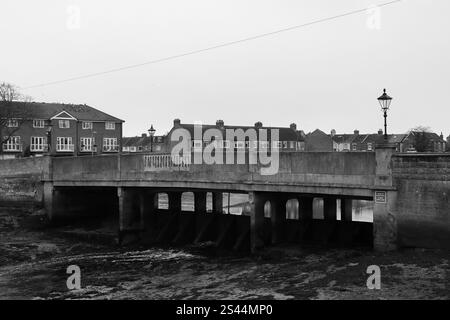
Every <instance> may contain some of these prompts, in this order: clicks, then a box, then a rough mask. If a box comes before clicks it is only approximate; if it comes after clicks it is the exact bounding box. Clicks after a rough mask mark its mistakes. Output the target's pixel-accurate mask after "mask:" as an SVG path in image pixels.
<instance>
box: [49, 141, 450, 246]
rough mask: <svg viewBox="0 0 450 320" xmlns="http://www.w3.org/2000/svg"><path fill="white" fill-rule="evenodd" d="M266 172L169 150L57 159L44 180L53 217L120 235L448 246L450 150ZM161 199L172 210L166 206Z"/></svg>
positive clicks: (300, 155) (305, 158)
mask: <svg viewBox="0 0 450 320" xmlns="http://www.w3.org/2000/svg"><path fill="white" fill-rule="evenodd" d="M185 160H186V159H185ZM260 169H261V165H259V164H255V165H253V164H223V165H218V164H215V165H207V164H190V161H181V162H174V161H173V159H172V158H171V157H170V155H167V154H130V155H124V154H122V155H120V154H119V155H109V156H94V157H91V156H84V157H61V158H51V159H49V160H48V167H46V168H44V170H43V174H42V179H41V180H42V182H43V202H44V204H45V208H46V210H47V212H48V215H49V217H50V219H52V220H54V221H57V220H64V219H67V218H74V217H76V218H79V217H81V216H86V215H98V214H100V213H105V214H106V213H111V212H115V213H116V214H117V217H118V224H119V235H120V237H123V236H124V235H126V234H129V233H139V234H140V235H141V236H142V237H143V239H147V240H148V241H150V242H152V243H160V242H166V243H167V242H170V243H189V242H202V241H213V242H215V243H216V245H217V246H220V247H228V248H233V249H235V250H248V249H251V250H252V251H256V250H258V249H260V248H262V247H264V246H267V245H270V244H276V243H283V242H294V243H303V242H306V243H308V242H309V241H316V242H317V241H319V242H320V243H337V244H355V245H359V244H362V245H369V246H373V247H374V248H375V249H377V250H391V249H395V248H397V247H398V246H421V247H442V246H443V243H445V246H449V243H450V241H449V240H450V223H449V222H450V220H449V216H450V214H449V208H450V200H449V199H450V185H449V180H450V155H449V154H441V155H437V154H436V155H420V154H413V155H411V154H396V153H395V148H394V147H393V146H390V145H379V146H378V147H377V149H376V151H375V152H346V153H344V152H286V153H280V158H279V170H278V173H276V174H274V175H262V174H261V170H260ZM419 169H420V170H419ZM442 172H444V173H446V174H444V175H442ZM184 192H192V193H193V194H194V204H195V205H194V207H195V212H184V211H183V210H182V203H181V202H182V194H183V193H184ZM224 192H227V193H228V192H230V193H245V194H248V199H249V203H248V206H247V207H248V211H247V212H246V213H245V214H243V215H230V214H225V213H224V211H223V193H224ZM162 193H165V194H167V196H168V208H166V209H161V208H158V200H157V199H158V195H159V194H162ZM208 193H211V194H212V212H211V213H208V212H207V210H206V206H207V205H206V203H207V194H208ZM315 198H321V199H323V219H314V218H313V201H314V199H315ZM290 200H295V201H297V203H298V215H296V216H295V217H290V216H289V215H288V214H286V204H287V202H288V201H290ZM353 200H369V201H373V204H374V206H373V207H374V209H373V223H364V222H356V221H352V201H353ZM419 200H420V201H419ZM268 203H270V205H269V206H268V205H267V204H268ZM268 208H269V209H268ZM267 211H269V214H267ZM338 212H339V213H340V219H337V216H338V215H337V213H338Z"/></svg>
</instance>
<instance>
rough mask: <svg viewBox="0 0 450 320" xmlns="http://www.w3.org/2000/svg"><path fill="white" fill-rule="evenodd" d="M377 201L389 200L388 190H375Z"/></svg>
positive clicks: (384, 201)
mask: <svg viewBox="0 0 450 320" xmlns="http://www.w3.org/2000/svg"><path fill="white" fill-rule="evenodd" d="M375 202H376V203H386V202H387V195H386V191H375Z"/></svg>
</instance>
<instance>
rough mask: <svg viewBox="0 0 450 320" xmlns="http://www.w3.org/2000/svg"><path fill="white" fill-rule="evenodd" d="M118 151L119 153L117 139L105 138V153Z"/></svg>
mask: <svg viewBox="0 0 450 320" xmlns="http://www.w3.org/2000/svg"><path fill="white" fill-rule="evenodd" d="M117 151H119V146H118V144H117V138H103V152H117Z"/></svg>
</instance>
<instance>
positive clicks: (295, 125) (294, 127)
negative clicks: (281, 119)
mask: <svg viewBox="0 0 450 320" xmlns="http://www.w3.org/2000/svg"><path fill="white" fill-rule="evenodd" d="M289 127H291V129H292V130H294V131H297V124H296V123H291V125H290V126H289Z"/></svg>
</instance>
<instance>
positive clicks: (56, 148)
mask: <svg viewBox="0 0 450 320" xmlns="http://www.w3.org/2000/svg"><path fill="white" fill-rule="evenodd" d="M0 119H3V120H2V123H4V125H2V126H1V127H0V131H1V132H0V134H1V135H0V136H1V137H2V140H1V141H2V142H3V143H2V146H1V157H2V158H14V157H24V156H25V157H26V156H40V155H43V154H50V155H53V156H74V155H75V156H82V155H96V154H106V153H116V152H119V151H120V149H121V138H122V124H123V122H124V121H123V120H121V119H118V118H116V117H113V116H111V115H109V114H106V113H104V112H102V111H100V110H97V109H95V108H93V107H90V106H88V105H75V104H61V103H37V102H9V103H7V104H4V105H2V106H1V107H0Z"/></svg>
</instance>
